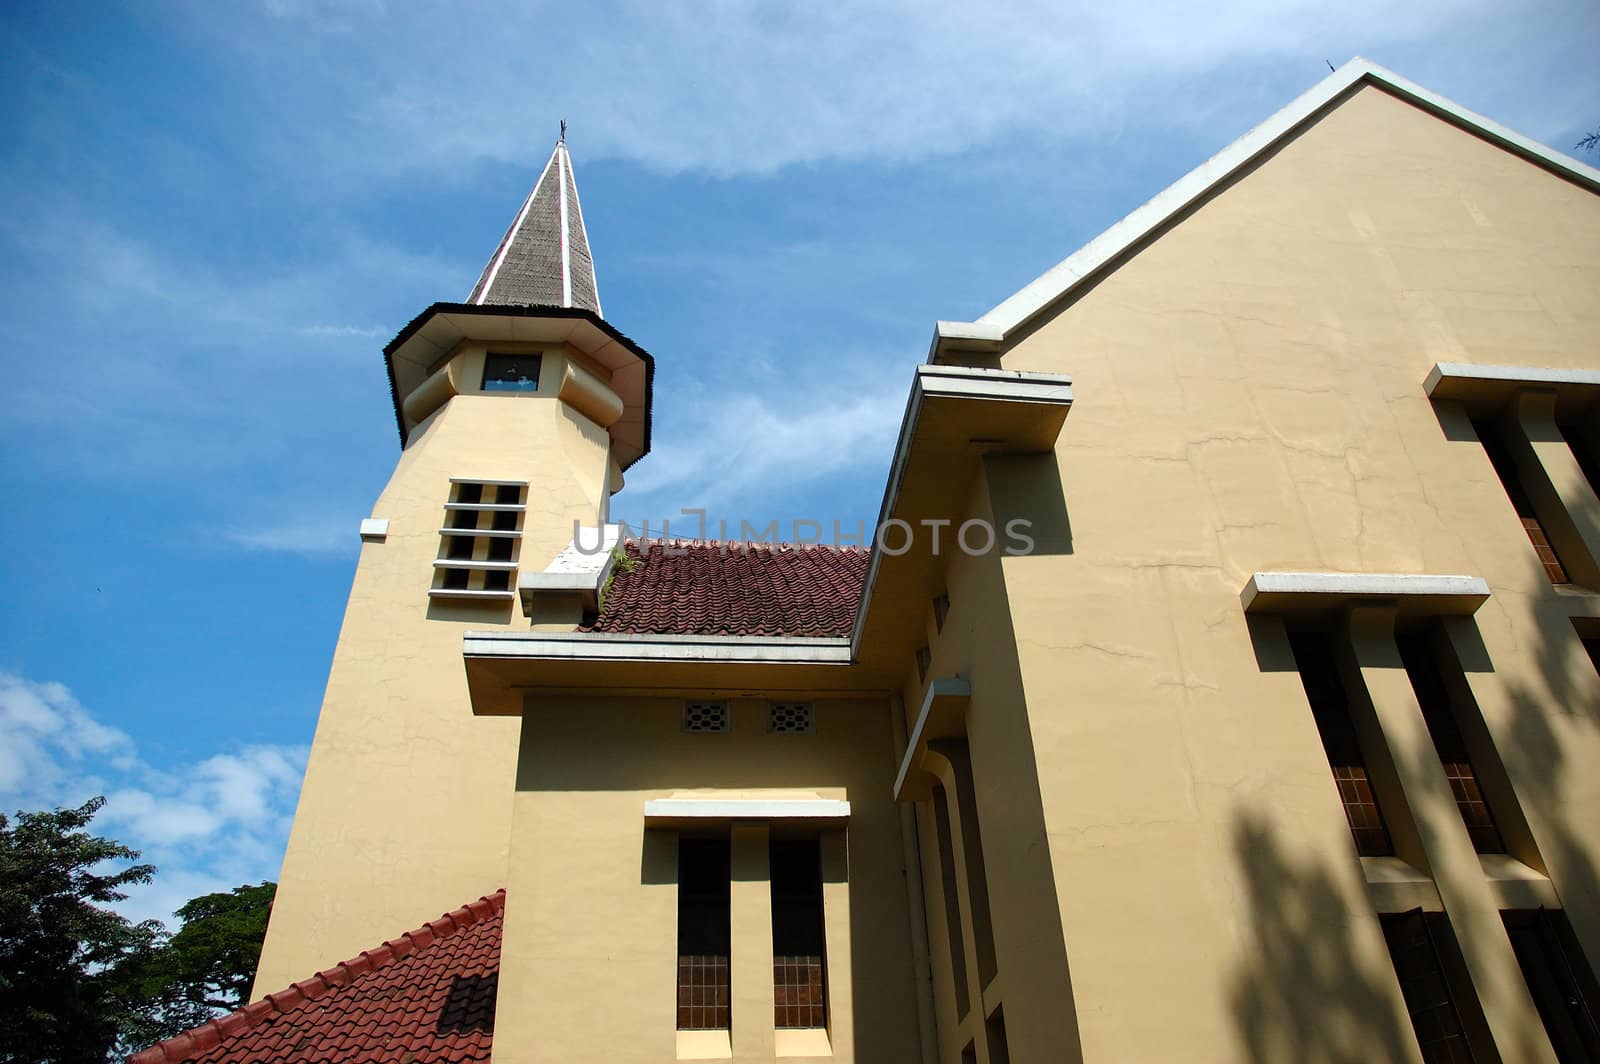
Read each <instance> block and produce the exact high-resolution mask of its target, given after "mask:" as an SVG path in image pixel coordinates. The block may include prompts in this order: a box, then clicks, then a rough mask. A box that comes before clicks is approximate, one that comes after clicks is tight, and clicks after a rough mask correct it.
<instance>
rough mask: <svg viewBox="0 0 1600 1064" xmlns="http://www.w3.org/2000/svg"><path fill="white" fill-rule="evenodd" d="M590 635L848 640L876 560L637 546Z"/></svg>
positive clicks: (735, 546) (733, 547)
mask: <svg viewBox="0 0 1600 1064" xmlns="http://www.w3.org/2000/svg"><path fill="white" fill-rule="evenodd" d="M623 549H624V551H625V553H626V556H627V558H628V562H626V563H622V564H619V565H618V566H617V568H616V571H615V575H614V576H613V577H612V581H611V586H610V587H609V588H608V589H607V590H606V593H605V598H604V600H603V601H602V603H601V606H600V615H599V617H598V618H596V620H595V621H594V623H593V624H590V625H588V626H585V627H584V628H582V629H581V630H582V631H586V632H612V633H629V634H635V635H639V634H649V635H772V636H847V635H849V634H850V630H851V627H852V626H853V625H854V624H855V616H856V604H857V603H858V602H859V601H860V600H861V588H862V584H863V583H864V582H865V580H866V575H867V561H868V559H869V558H870V557H871V555H870V554H869V552H868V551H866V550H865V549H863V548H860V547H832V546H825V545H823V544H794V543H777V544H771V543H740V542H727V541H722V542H716V541H713V542H705V541H694V542H689V541H677V542H670V543H664V542H662V541H660V540H650V541H644V542H641V541H638V540H629V541H628V542H627V543H625V544H623Z"/></svg>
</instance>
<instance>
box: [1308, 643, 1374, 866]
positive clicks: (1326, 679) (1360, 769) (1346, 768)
mask: <svg viewBox="0 0 1600 1064" xmlns="http://www.w3.org/2000/svg"><path fill="white" fill-rule="evenodd" d="M1289 646H1290V648H1291V649H1292V650H1293V651H1294V660H1295V664H1296V665H1297V666H1298V667H1299V669H1300V682H1301V683H1302V684H1304V685H1305V689H1306V699H1307V700H1308V701H1309V702H1310V703H1311V714H1312V716H1313V717H1315V718H1316V722H1317V733H1318V734H1319V735H1321V736H1322V748H1323V750H1325V751H1326V752H1327V754H1328V765H1329V767H1330V768H1332V769H1333V778H1334V781H1335V782H1336V783H1337V785H1338V787H1339V800H1340V801H1341V802H1342V803H1343V804H1344V815H1345V819H1346V820H1348V821H1349V823H1350V834H1351V835H1353V836H1355V840H1356V852H1357V853H1359V854H1361V856H1363V857H1381V856H1385V855H1388V854H1392V853H1394V843H1393V842H1391V841H1390V839H1389V829H1388V827H1387V826H1386V825H1385V824H1384V820H1383V813H1382V811H1381V810H1380V809H1379V808H1378V798H1377V795H1376V794H1375V793H1374V792H1373V789H1372V781H1371V779H1369V778H1368V776H1367V763H1366V760H1365V759H1364V758H1363V757H1362V756H1361V744H1360V742H1359V741H1358V740H1357V739H1356V726H1355V722H1354V721H1353V720H1351V718H1350V702H1349V699H1348V698H1347V697H1346V696H1345V690H1344V684H1343V683H1342V682H1341V681H1340V679H1339V667H1338V664H1337V663H1336V662H1335V661H1334V659H1333V648H1332V647H1330V646H1329V645H1328V639H1327V637H1326V636H1324V635H1322V634H1320V633H1314V632H1291V633H1290V634H1289Z"/></svg>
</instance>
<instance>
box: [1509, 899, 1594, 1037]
mask: <svg viewBox="0 0 1600 1064" xmlns="http://www.w3.org/2000/svg"><path fill="white" fill-rule="evenodd" d="M1500 918H1501V919H1502V920H1503V921H1505V925H1506V933H1507V934H1508V935H1510V936H1511V948H1512V951H1513V952H1515V953H1516V955H1517V964H1518V966H1519V967H1521V969H1522V977H1523V979H1525V980H1527V983H1528V990H1529V992H1530V993H1532V995H1533V1003H1534V1005H1535V1006H1536V1007H1537V1008H1538V1010H1539V1019H1540V1020H1541V1021H1543V1023H1544V1029H1545V1031H1546V1033H1548V1034H1549V1035H1550V1044H1551V1045H1552V1046H1554V1047H1555V1051H1556V1059H1557V1060H1559V1061H1560V1062H1561V1064H1577V1062H1580V1061H1582V1062H1586V1064H1593V1062H1597V1061H1600V990H1597V988H1596V984H1595V978H1594V971H1593V969H1591V968H1590V967H1589V964H1588V962H1587V961H1586V960H1585V959H1584V956H1583V950H1582V949H1580V948H1579V946H1578V937H1577V936H1576V935H1574V934H1573V933H1572V925H1571V924H1570V923H1568V922H1567V914H1566V913H1564V912H1562V911H1561V910H1560V909H1513V910H1511V911H1508V912H1503V913H1501V914H1500Z"/></svg>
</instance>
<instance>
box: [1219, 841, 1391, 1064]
mask: <svg viewBox="0 0 1600 1064" xmlns="http://www.w3.org/2000/svg"><path fill="white" fill-rule="evenodd" d="M1233 845H1234V855H1235V858H1236V859H1237V860H1238V862H1239V867H1240V870H1241V871H1242V872H1243V876H1244V883H1245V887H1246V889H1247V891H1248V894H1249V896H1248V898H1247V900H1246V910H1247V911H1248V912H1249V914H1250V920H1251V924H1250V929H1249V930H1250V936H1251V944H1250V957H1251V960H1250V961H1249V963H1248V964H1247V965H1245V966H1244V967H1243V968H1241V969H1240V970H1239V971H1237V972H1235V973H1234V974H1233V976H1232V990H1231V994H1230V999H1231V1003H1232V1009H1233V1013H1234V1020H1235V1023H1236V1024H1237V1025H1238V1028H1239V1031H1240V1033H1241V1035H1242V1036H1243V1040H1244V1042H1245V1044H1246V1045H1247V1046H1248V1047H1249V1052H1250V1057H1249V1059H1250V1060H1251V1061H1254V1062H1257V1064H1269V1062H1270V1064H1278V1062H1282V1061H1296V1062H1298V1064H1367V1062H1369V1061H1375V1060H1384V1061H1390V1060H1410V1059H1413V1058H1414V1057H1415V1055H1416V1039H1415V1037H1414V1036H1413V1034H1412V1032H1411V1030H1410V1028H1409V1026H1407V1025H1406V1019H1405V1015H1404V1013H1403V1012H1401V1011H1400V1009H1399V1005H1398V1002H1399V1001H1400V996H1399V985H1398V983H1397V982H1396V981H1395V977H1394V973H1393V971H1392V970H1389V969H1388V968H1376V969H1375V968H1373V967H1371V966H1369V965H1363V964H1361V963H1360V961H1359V958H1358V956H1357V954H1356V951H1355V950H1354V949H1352V943H1351V941H1350V940H1351V936H1352V927H1351V913H1350V910H1349V906H1348V905H1347V903H1346V896H1347V892H1341V891H1340V889H1339V885H1338V879H1337V876H1336V873H1335V872H1334V871H1333V868H1332V867H1331V862H1326V861H1322V860H1320V859H1315V858H1313V859H1310V860H1304V859H1299V858H1295V857H1293V856H1292V855H1290V854H1289V853H1288V852H1286V851H1285V849H1284V847H1283V846H1282V844H1281V843H1280V842H1279V840H1278V838H1277V836H1276V834H1275V833H1274V830H1273V828H1272V826H1271V825H1270V824H1269V823H1268V822H1267V821H1266V820H1265V819H1264V818H1262V817H1260V816H1258V815H1256V814H1253V813H1245V814H1243V815H1241V816H1240V817H1239V819H1238V820H1237V822H1236V823H1235V826H1234V839H1233Z"/></svg>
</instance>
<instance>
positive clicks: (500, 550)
mask: <svg viewBox="0 0 1600 1064" xmlns="http://www.w3.org/2000/svg"><path fill="white" fill-rule="evenodd" d="M527 490H528V485H527V484H526V483H525V482H523V481H515V480H470V479H466V478H461V477H452V478H451V479H450V498H449V499H448V500H447V501H446V502H445V507H444V509H445V516H444V527H443V528H441V529H439V555H438V557H437V558H435V559H434V562H433V586H432V587H431V588H429V590H428V595H429V597H430V598H446V599H467V600H472V599H476V600H480V601H490V602H499V601H502V600H505V601H509V600H510V599H511V598H512V597H513V596H515V595H516V593H517V556H518V554H519V551H520V547H521V545H522V515H523V512H524V510H525V509H526V501H527V500H526V495H527Z"/></svg>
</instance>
